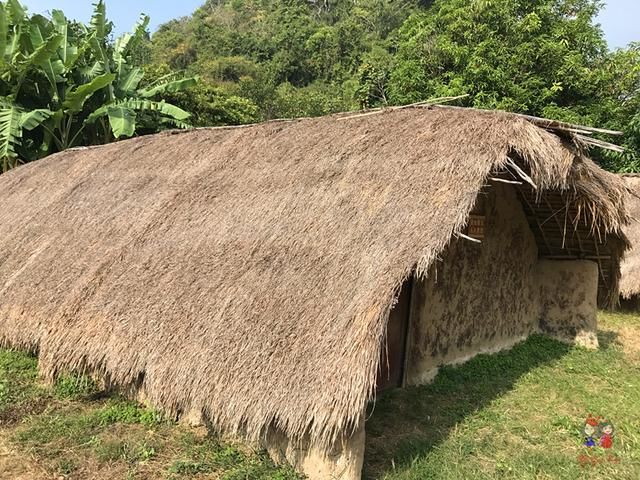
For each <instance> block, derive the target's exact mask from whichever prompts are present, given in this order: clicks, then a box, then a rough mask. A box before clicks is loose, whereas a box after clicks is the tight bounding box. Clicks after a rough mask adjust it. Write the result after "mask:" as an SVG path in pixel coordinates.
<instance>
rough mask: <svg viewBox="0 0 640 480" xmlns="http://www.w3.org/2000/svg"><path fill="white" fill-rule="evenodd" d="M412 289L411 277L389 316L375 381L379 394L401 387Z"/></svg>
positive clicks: (403, 287) (405, 283)
mask: <svg viewBox="0 0 640 480" xmlns="http://www.w3.org/2000/svg"><path fill="white" fill-rule="evenodd" d="M412 288H413V277H409V279H408V280H407V281H405V282H404V285H403V286H402V290H400V295H399V296H398V303H396V305H395V306H394V307H393V310H391V313H390V314H389V323H388V325H387V342H386V344H385V345H383V347H382V352H381V358H380V367H379V368H378V379H377V381H376V390H377V391H379V392H381V391H383V390H389V389H391V388H398V387H401V386H402V382H403V376H404V362H405V354H406V348H407V345H406V344H407V333H408V331H409V316H410V314H411V290H412Z"/></svg>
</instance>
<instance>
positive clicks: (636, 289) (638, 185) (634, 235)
mask: <svg viewBox="0 0 640 480" xmlns="http://www.w3.org/2000/svg"><path fill="white" fill-rule="evenodd" d="M623 178H624V181H625V183H626V184H627V187H629V190H630V194H629V196H628V199H627V210H628V211H629V214H630V215H631V223H629V225H628V226H627V228H626V229H625V233H626V234H627V237H628V238H629V242H630V243H631V250H628V251H627V252H626V253H625V255H624V258H623V261H622V265H621V273H622V278H621V280H620V294H621V295H622V297H623V298H631V297H634V296H636V295H640V174H628V175H624V176H623Z"/></svg>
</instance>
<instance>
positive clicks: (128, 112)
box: [86, 99, 191, 138]
mask: <svg viewBox="0 0 640 480" xmlns="http://www.w3.org/2000/svg"><path fill="white" fill-rule="evenodd" d="M135 112H158V113H160V114H161V115H164V116H166V117H168V118H169V119H171V122H172V123H173V124H174V125H177V126H179V127H180V128H188V127H189V126H190V125H189V124H188V123H187V122H186V120H187V119H188V118H189V117H190V116H191V115H190V114H189V113H187V112H185V111H184V110H182V109H181V108H178V107H176V106H175V105H171V104H170V103H166V102H154V101H152V100H141V99H128V100H122V101H119V102H114V103H112V104H110V105H105V106H103V107H100V108H99V109H97V110H96V111H95V112H93V113H92V114H91V115H89V117H88V118H87V120H86V122H87V123H93V122H95V121H96V120H97V119H98V118H100V117H103V116H105V115H107V116H108V117H109V123H110V125H111V128H112V129H113V134H114V136H115V137H116V138H120V137H121V136H125V135H126V136H131V135H133V134H134V132H135V126H136V125H135V121H136V115H135ZM132 113H133V114H132ZM116 128H117V131H116Z"/></svg>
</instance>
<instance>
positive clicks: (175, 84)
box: [139, 77, 198, 98]
mask: <svg viewBox="0 0 640 480" xmlns="http://www.w3.org/2000/svg"><path fill="white" fill-rule="evenodd" d="M197 83H198V81H197V79H195V78H192V77H190V78H183V79H180V80H173V81H170V82H166V83H160V84H157V85H155V86H150V87H149V88H146V89H143V90H141V91H140V92H139V93H140V96H141V97H143V98H152V97H155V96H156V95H162V94H165V93H175V92H182V91H184V90H186V89H187V88H191V87H194V86H195V85H196V84H197Z"/></svg>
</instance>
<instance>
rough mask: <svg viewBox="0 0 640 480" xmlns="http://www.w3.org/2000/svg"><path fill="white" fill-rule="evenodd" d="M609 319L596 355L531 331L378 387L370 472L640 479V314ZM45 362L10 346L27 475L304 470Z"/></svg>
mask: <svg viewBox="0 0 640 480" xmlns="http://www.w3.org/2000/svg"><path fill="white" fill-rule="evenodd" d="M600 327H601V330H600V333H599V338H600V344H601V348H600V350H598V351H587V350H584V349H580V348H570V347H568V346H566V345H564V344H562V343H560V342H556V341H554V340H551V339H549V338H546V337H543V336H534V337H531V338H530V339H529V340H527V341H526V342H524V343H522V344H519V345H517V346H516V347H515V348H514V349H512V350H510V351H508V352H503V353H500V354H497V355H491V356H488V355H481V356H478V357H476V358H475V359H473V360H471V361H470V362H468V363H466V364H464V365H462V366H459V367H446V368H443V369H442V370H441V371H440V373H439V375H438V376H437V377H436V379H435V381H434V382H433V383H432V384H431V385H427V386H424V387H415V388H408V389H404V390H396V391H391V392H388V393H386V394H384V395H382V396H381V397H380V398H378V399H377V401H376V402H375V404H373V405H371V406H370V408H369V410H370V411H369V420H368V422H367V425H366V430H367V446H366V447H367V448H366V458H365V469H364V478H366V479H384V480H401V479H402V480H410V479H415V480H417V479H420V480H428V479H480V480H482V479H496V478H499V479H501V480H502V479H504V480H509V479H525V480H526V479H583V478H590V479H603V480H604V479H613V478H615V479H629V480H632V479H633V480H636V479H639V478H640V316H637V315H636V316H634V315H630V314H601V318H600ZM36 366H37V359H36V358H35V357H33V356H30V355H27V354H23V353H17V352H12V351H7V350H0V444H2V442H4V443H5V444H9V445H10V446H11V450H12V451H14V452H15V453H16V455H17V457H16V459H15V462H14V464H17V465H22V464H24V468H25V469H26V470H25V472H26V476H25V477H24V478H34V479H39V478H49V477H52V476H53V477H56V476H61V477H62V478H65V479H69V480H75V479H78V480H79V479H84V478H95V479H105V480H106V479H167V480H179V479H220V480H247V479H251V480H254V479H256V480H259V479H264V480H266V479H269V480H294V479H297V478H299V477H298V476H297V475H296V474H295V473H294V472H293V471H292V470H291V469H289V468H278V467H276V466H274V465H273V463H272V462H271V461H270V460H269V459H268V457H267V456H266V455H265V453H264V452H256V451H254V450H252V449H250V448H247V447H244V446H241V445H236V444H233V443H229V442H224V441H221V440H220V439H218V438H215V437H212V436H208V435H206V432H204V430H203V429H192V428H188V427H185V426H181V425H177V424H175V423H174V422H172V421H170V420H168V419H166V418H163V416H162V415H160V413H159V412H157V411H154V410H152V409H149V408H145V407H143V406H141V405H138V404H136V403H133V402H130V401H128V400H125V399H123V398H120V397H118V396H110V397H107V396H105V395H104V393H103V392H100V389H99V388H98V386H97V385H96V384H95V383H94V382H93V381H91V380H90V379H88V378H86V377H75V376H66V377H62V378H61V379H59V380H58V381H57V382H56V383H55V384H54V385H53V386H44V385H41V384H40V383H39V381H38V376H37V373H36ZM589 413H592V414H595V415H602V416H607V417H608V418H609V419H610V420H611V421H612V422H613V423H614V425H615V426H616V436H615V439H614V448H613V450H612V451H611V452H605V451H604V450H602V449H597V450H595V451H593V450H588V449H586V447H583V446H582V435H581V433H580V430H581V428H582V426H583V424H582V422H583V420H584V418H585V417H586V415H587V414H589ZM2 468H3V463H2V461H1V459H0V478H5V477H6V478H14V476H17V475H16V472H14V471H13V470H12V471H11V473H7V472H4V471H3V470H2ZM25 472H19V473H22V474H23V475H24V474H25ZM29 472H33V477H31V476H29ZM42 472H46V475H48V476H49V477H45V476H43V474H42ZM38 475H40V476H38Z"/></svg>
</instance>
